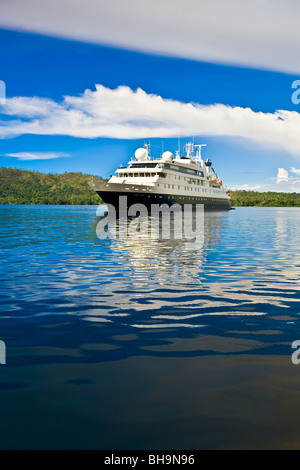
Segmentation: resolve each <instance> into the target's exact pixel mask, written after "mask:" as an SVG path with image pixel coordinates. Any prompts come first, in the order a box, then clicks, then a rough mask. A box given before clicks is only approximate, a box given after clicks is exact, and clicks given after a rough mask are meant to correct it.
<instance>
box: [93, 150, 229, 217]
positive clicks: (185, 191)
mask: <svg viewBox="0 0 300 470" xmlns="http://www.w3.org/2000/svg"><path fill="white" fill-rule="evenodd" d="M203 146H204V145H194V144H193V143H191V142H189V143H188V144H187V145H186V146H185V149H184V150H185V155H184V156H180V154H179V151H177V152H176V155H175V156H174V155H173V154H172V153H171V152H168V151H167V152H164V153H163V154H162V156H161V157H160V158H156V159H151V157H150V152H149V146H148V145H147V144H146V145H145V146H144V148H139V149H137V150H136V152H135V156H134V157H133V158H132V159H131V160H130V162H128V165H127V166H122V165H121V166H120V167H119V168H118V169H117V170H116V172H115V175H113V176H111V178H110V180H109V181H108V182H91V183H90V186H91V187H92V188H93V189H94V191H96V192H97V193H98V194H99V195H100V196H101V198H102V199H103V200H104V202H105V203H110V204H112V205H114V206H115V207H117V206H118V200H117V199H118V197H119V196H120V195H127V196H128V205H131V204H134V203H137V202H138V203H143V204H145V205H147V206H148V205H151V204H158V203H159V204H162V203H167V204H168V205H172V204H175V203H177V204H204V206H205V208H206V209H230V202H229V196H228V195H227V193H226V190H225V189H224V188H223V186H222V181H221V180H220V179H219V178H218V176H217V174H216V172H215V171H214V170H213V168H212V164H211V161H210V160H209V159H207V160H206V161H204V160H203V159H202V156H201V149H202V147H203Z"/></svg>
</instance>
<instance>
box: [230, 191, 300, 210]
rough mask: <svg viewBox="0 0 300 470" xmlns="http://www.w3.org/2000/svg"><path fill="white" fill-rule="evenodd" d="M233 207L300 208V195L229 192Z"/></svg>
mask: <svg viewBox="0 0 300 470" xmlns="http://www.w3.org/2000/svg"><path fill="white" fill-rule="evenodd" d="M228 194H229V196H230V199H231V205H232V206H248V207H249V206H258V207H300V194H299V193H275V192H267V193H258V192H256V191H228Z"/></svg>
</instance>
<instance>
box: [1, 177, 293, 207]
mask: <svg viewBox="0 0 300 470" xmlns="http://www.w3.org/2000/svg"><path fill="white" fill-rule="evenodd" d="M93 179H97V180H101V179H102V178H100V177H95V176H93V175H86V174H82V173H63V174H52V173H48V174H44V173H39V172H36V171H28V170H17V169H14V168H0V204H74V205H83V204H87V205H92V204H95V205H98V204H99V203H101V202H102V201H101V199H100V198H99V196H98V195H97V194H96V193H95V192H94V191H93V190H92V189H91V188H90V187H89V185H88V182H89V181H92V180H93ZM228 194H229V195H230V198H231V205H232V206H233V207H237V206H248V207H249V206H261V207H262V206H263V207H300V194H299V193H276V192H265V193H259V192H256V191H228Z"/></svg>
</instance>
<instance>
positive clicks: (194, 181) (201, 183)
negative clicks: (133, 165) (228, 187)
mask: <svg viewBox="0 0 300 470" xmlns="http://www.w3.org/2000/svg"><path fill="white" fill-rule="evenodd" d="M154 176H160V177H161V178H172V179H175V180H176V179H178V180H181V179H182V180H183V181H187V182H188V183H190V184H197V185H198V186H204V181H203V180H199V179H194V178H186V177H185V176H178V175H170V174H165V173H119V177H120V178H126V177H127V178H133V177H135V178H147V177H148V178H149V177H154Z"/></svg>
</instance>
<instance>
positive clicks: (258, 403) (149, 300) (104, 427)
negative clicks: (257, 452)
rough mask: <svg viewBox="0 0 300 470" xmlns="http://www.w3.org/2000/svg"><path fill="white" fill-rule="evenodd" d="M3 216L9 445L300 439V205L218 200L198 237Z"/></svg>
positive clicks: (50, 216) (65, 210) (186, 445)
mask: <svg viewBox="0 0 300 470" xmlns="http://www.w3.org/2000/svg"><path fill="white" fill-rule="evenodd" d="M97 210H98V212H97ZM100 212H101V208H100ZM97 213H98V215H97ZM0 219H1V221H0V239H1V273H0V278H1V290H0V310H1V312H0V340H2V341H4V342H5V345H6V365H4V364H2V365H0V422H1V427H0V429H1V431H0V448H1V449H105V450H125V449H126V450H127V449H131V450H133V449H152V450H153V449H157V450H158V449H172V450H175V449H179V450H183V449H297V448H298V449H299V448H300V365H295V364H293V363H292V360H291V356H292V353H293V349H292V347H291V346H292V343H293V342H294V341H296V340H300V331H299V326H300V317H299V311H300V258H299V247H300V209H298V208H262V207H261V208H260V207H259V208H236V210H234V211H228V212H223V213H205V220H204V223H205V225H204V245H203V246H202V247H200V248H199V247H197V248H195V249H187V247H186V244H184V243H182V242H181V241H180V240H174V239H173V240H172V239H170V240H151V239H149V240H145V239H142V238H139V237H138V236H137V237H136V238H130V239H125V238H124V239H110V238H108V239H106V240H105V239H99V238H98V237H97V235H96V226H97V223H98V221H99V208H98V209H97V207H96V206H0Z"/></svg>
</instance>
